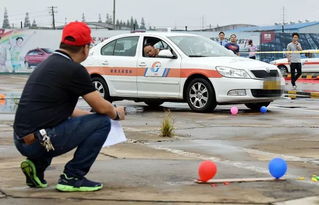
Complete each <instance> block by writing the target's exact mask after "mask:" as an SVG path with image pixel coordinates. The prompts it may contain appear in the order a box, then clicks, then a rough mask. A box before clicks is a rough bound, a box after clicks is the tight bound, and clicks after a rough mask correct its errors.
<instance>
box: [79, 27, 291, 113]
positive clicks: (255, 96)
mask: <svg viewBox="0 0 319 205" xmlns="http://www.w3.org/2000/svg"><path fill="white" fill-rule="evenodd" d="M146 44H151V45H153V46H154V47H156V48H159V49H160V50H161V51H160V53H159V55H158V56H157V57H147V56H145V55H144V53H143V46H144V45H146ZM83 65H84V66H85V67H86V68H87V70H88V72H89V74H90V76H91V78H92V82H93V84H94V85H95V87H96V89H97V90H98V91H99V92H100V93H101V95H102V96H103V97H104V98H105V99H107V100H109V101H116V100H123V99H131V100H135V101H136V102H141V101H143V102H145V103H146V104H148V105H150V106H159V105H161V104H162V103H163V102H187V103H188V105H189V107H190V108H191V109H192V110H194V111H197V112H210V111H212V110H214V108H215V107H216V105H218V104H245V105H246V106H247V107H248V108H251V109H253V110H258V109H259V108H260V107H261V106H268V105H269V104H270V102H272V101H273V100H276V99H278V98H280V97H281V96H282V93H283V87H284V85H285V83H284V80H283V78H282V75H281V74H280V72H279V70H278V68H277V67H276V66H274V65H270V64H267V63H263V62H260V61H257V60H251V59H247V58H241V57H237V56H236V55H234V54H233V53H232V52H231V51H229V50H227V49H225V48H224V47H222V46H220V45H219V44H217V43H215V42H213V41H211V40H210V39H208V38H205V37H202V36H198V35H192V34H183V33H171V32H167V33H164V32H163V33H147V32H146V33H134V34H124V35H118V36H114V37H112V38H109V39H107V40H105V41H104V42H102V43H100V44H98V45H96V46H95V47H93V48H92V49H91V50H90V54H89V57H88V58H87V60H86V61H85V62H83Z"/></svg>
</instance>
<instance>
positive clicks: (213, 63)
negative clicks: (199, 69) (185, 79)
mask: <svg viewBox="0 0 319 205" xmlns="http://www.w3.org/2000/svg"><path fill="white" fill-rule="evenodd" d="M187 61H189V63H190V64H194V66H195V65H196V64H197V65H206V66H209V67H214V68H215V67H217V66H225V67H231V68H237V69H243V70H260V69H261V70H268V69H277V67H276V66H274V65H271V64H268V63H265V62H261V61H258V60H252V59H249V58H243V57H204V58H189V59H188V60H187Z"/></svg>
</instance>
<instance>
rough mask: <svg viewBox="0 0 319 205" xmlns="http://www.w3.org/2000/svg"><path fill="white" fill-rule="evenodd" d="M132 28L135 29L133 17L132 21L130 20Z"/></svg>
mask: <svg viewBox="0 0 319 205" xmlns="http://www.w3.org/2000/svg"><path fill="white" fill-rule="evenodd" d="M130 27H131V28H133V27H134V19H133V16H131V20H130Z"/></svg>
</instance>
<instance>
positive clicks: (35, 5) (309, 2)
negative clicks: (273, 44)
mask: <svg viewBox="0 0 319 205" xmlns="http://www.w3.org/2000/svg"><path fill="white" fill-rule="evenodd" d="M49 6H56V7H57V8H56V11H57V13H56V22H57V25H62V24H64V22H65V20H66V21H67V22H69V21H74V20H81V19H82V13H84V14H85V17H86V20H87V21H97V20H98V14H101V16H102V20H103V21H104V20H105V16H106V13H109V14H112V10H113V0H0V27H2V22H3V13H4V8H5V7H6V8H7V10H8V15H9V21H10V24H12V23H14V24H15V25H19V24H20V21H24V17H25V13H26V12H29V13H30V19H31V22H32V21H33V19H35V20H36V22H37V23H38V25H41V26H43V25H50V24H51V22H52V20H51V19H52V18H51V17H50V15H49V8H48V7H49ZM283 7H285V13H286V15H285V18H286V22H290V21H298V20H306V19H308V20H310V21H318V20H319V12H318V11H319V1H318V0H219V1H217V0H196V1H193V0H156V1H155V0H116V18H119V19H122V20H125V21H126V20H127V19H129V18H130V17H131V16H133V17H135V18H137V20H138V22H139V23H140V19H141V18H142V17H144V18H145V21H146V26H149V25H152V26H156V27H173V28H174V27H178V28H183V27H184V26H188V27H189V28H194V29H197V28H198V29H199V28H202V26H203V25H204V26H205V27H208V26H209V25H210V24H211V25H212V27H216V26H217V25H219V26H221V25H226V24H235V23H245V24H255V25H272V24H274V23H275V22H282V18H283V11H282V10H283Z"/></svg>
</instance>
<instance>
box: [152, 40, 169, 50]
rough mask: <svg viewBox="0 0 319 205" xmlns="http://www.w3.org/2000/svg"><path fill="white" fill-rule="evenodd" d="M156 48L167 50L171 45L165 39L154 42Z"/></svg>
mask: <svg viewBox="0 0 319 205" xmlns="http://www.w3.org/2000/svg"><path fill="white" fill-rule="evenodd" d="M154 48H158V49H160V50H164V49H165V50H166V49H170V47H169V46H168V44H167V43H165V42H164V41H162V40H161V41H159V42H157V43H155V44H154Z"/></svg>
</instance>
